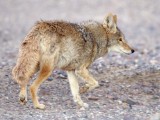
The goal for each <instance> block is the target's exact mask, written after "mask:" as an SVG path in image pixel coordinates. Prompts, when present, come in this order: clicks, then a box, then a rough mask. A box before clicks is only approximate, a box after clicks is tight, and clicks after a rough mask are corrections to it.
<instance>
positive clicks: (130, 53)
mask: <svg viewBox="0 0 160 120" xmlns="http://www.w3.org/2000/svg"><path fill="white" fill-rule="evenodd" d="M120 51H121V52H122V53H124V54H126V55H130V54H131V53H127V52H124V51H123V50H121V49H120Z"/></svg>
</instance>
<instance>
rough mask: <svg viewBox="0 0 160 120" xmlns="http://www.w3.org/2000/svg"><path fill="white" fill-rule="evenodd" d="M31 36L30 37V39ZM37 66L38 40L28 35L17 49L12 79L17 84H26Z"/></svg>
mask: <svg viewBox="0 0 160 120" xmlns="http://www.w3.org/2000/svg"><path fill="white" fill-rule="evenodd" d="M30 38H32V39H30ZM38 67H39V48H38V40H35V39H33V37H29V39H28V38H27V39H25V40H24V42H23V43H22V44H21V47H20V49H19V55H18V59H17V63H16V65H15V66H14V68H13V69H12V76H13V79H14V80H16V82H17V83H19V84H26V83H27V82H28V81H29V79H30V77H31V76H32V75H33V74H34V73H35V72H36V71H37V69H38Z"/></svg>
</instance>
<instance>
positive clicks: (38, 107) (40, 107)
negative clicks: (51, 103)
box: [34, 104, 45, 110]
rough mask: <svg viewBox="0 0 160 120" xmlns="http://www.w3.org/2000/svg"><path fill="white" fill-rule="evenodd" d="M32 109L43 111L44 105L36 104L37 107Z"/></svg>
mask: <svg viewBox="0 0 160 120" xmlns="http://www.w3.org/2000/svg"><path fill="white" fill-rule="evenodd" d="M34 108H36V109H41V110H43V109H45V105H44V104H37V105H34Z"/></svg>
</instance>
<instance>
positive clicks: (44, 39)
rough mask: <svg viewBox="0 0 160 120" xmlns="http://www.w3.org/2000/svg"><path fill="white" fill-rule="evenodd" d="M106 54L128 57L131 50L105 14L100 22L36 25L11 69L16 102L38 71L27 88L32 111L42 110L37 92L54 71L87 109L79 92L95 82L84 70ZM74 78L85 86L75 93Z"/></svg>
mask: <svg viewBox="0 0 160 120" xmlns="http://www.w3.org/2000/svg"><path fill="white" fill-rule="evenodd" d="M108 51H117V52H121V53H126V54H130V53H133V52H134V50H132V48H130V47H129V46H128V44H127V43H126V42H125V39H124V35H123V34H122V32H121V31H120V29H119V28H118V27H117V17H116V16H115V15H112V14H109V15H107V16H106V17H105V19H104V22H103V23H98V22H95V21H87V22H84V23H81V24H75V23H69V22H65V21H40V22H37V23H36V24H35V25H34V27H33V28H32V29H31V31H30V32H29V33H28V35H27V36H26V38H25V39H24V41H23V42H22V44H21V46H20V49H19V55H18V59H17V64H16V66H15V67H14V68H13V70H12V74H13V78H14V79H15V80H16V81H17V83H18V84H19V85H20V88H21V90H20V94H19V97H20V101H21V103H23V104H24V103H25V102H26V101H27V92H26V87H27V84H28V82H29V79H30V78H31V77H32V75H33V74H34V73H35V72H37V71H39V75H38V77H37V79H36V80H35V81H34V82H33V84H32V85H31V87H30V93H31V97H32V101H33V104H34V107H35V108H39V109H44V108H45V105H43V104H40V103H39V101H38V96H37V90H38V88H39V86H40V84H41V83H42V82H43V81H45V80H46V79H47V78H48V76H49V75H50V74H51V72H52V71H53V70H54V69H56V68H59V69H62V70H65V71H67V74H68V79H69V83H70V88H71V92H72V95H73V99H74V101H75V102H76V103H77V104H78V105H79V106H80V107H83V108H84V107H88V105H87V104H86V103H84V102H83V101H82V100H81V97H80V93H84V92H86V91H89V90H92V89H94V88H95V87H98V82H97V81H96V80H95V79H94V78H93V77H92V75H90V73H89V72H88V70H87V68H88V67H89V66H90V64H91V63H92V62H93V61H94V60H95V59H97V58H99V57H102V56H104V55H105V54H106V53H107V52H108ZM77 77H80V78H82V79H84V80H85V82H86V83H87V84H86V85H85V86H83V87H82V88H81V89H80V91H79V85H78V81H77Z"/></svg>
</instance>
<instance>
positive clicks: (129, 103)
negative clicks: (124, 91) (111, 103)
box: [123, 99, 138, 109]
mask: <svg viewBox="0 0 160 120" xmlns="http://www.w3.org/2000/svg"><path fill="white" fill-rule="evenodd" d="M123 102H125V103H127V104H128V105H129V107H130V108H131V109H132V105H136V104H138V103H137V102H134V101H133V100H131V99H127V100H124V101H123Z"/></svg>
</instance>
